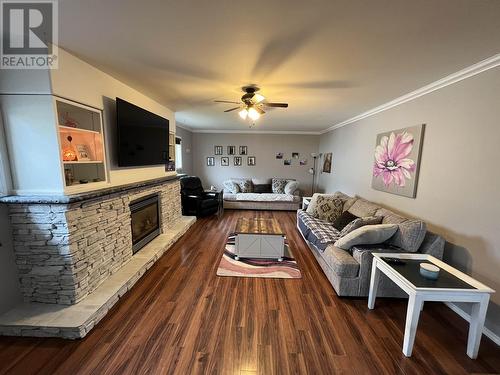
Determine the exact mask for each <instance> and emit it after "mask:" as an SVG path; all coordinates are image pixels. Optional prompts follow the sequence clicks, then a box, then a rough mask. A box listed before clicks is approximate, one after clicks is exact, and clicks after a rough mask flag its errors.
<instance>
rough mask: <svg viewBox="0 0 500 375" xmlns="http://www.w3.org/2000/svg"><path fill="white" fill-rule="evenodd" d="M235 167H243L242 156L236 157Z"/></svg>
mask: <svg viewBox="0 0 500 375" xmlns="http://www.w3.org/2000/svg"><path fill="white" fill-rule="evenodd" d="M234 165H235V166H236V167H240V166H241V156H235V157H234Z"/></svg>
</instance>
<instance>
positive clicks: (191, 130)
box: [175, 121, 193, 132]
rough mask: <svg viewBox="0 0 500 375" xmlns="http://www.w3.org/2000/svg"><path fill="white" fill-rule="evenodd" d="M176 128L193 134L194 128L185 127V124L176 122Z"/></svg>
mask: <svg viewBox="0 0 500 375" xmlns="http://www.w3.org/2000/svg"><path fill="white" fill-rule="evenodd" d="M175 126H176V127H177V128H181V129H184V130H187V131H188V132H193V128H190V127H189V126H187V125H184V124H180V123H178V122H177V121H176V122H175Z"/></svg>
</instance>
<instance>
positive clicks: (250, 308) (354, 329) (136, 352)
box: [0, 211, 500, 374]
mask: <svg viewBox="0 0 500 375" xmlns="http://www.w3.org/2000/svg"><path fill="white" fill-rule="evenodd" d="M241 216H245V217H253V216H262V217H271V216H272V217H275V218H277V219H278V220H279V222H280V224H281V225H282V227H283V228H284V229H285V231H286V233H287V236H288V239H289V242H290V245H291V249H292V251H293V253H294V255H295V257H296V259H297V261H298V264H299V267H300V269H301V271H302V276H303V278H302V279H288V280H284V279H250V278H233V277H218V276H216V275H215V273H216V270H217V266H218V263H219V260H220V257H221V255H222V252H223V247H224V243H225V240H226V236H227V235H228V233H230V232H231V230H233V229H234V227H235V224H236V219H237V218H238V217H241ZM405 313H406V301H404V300H395V299H378V300H377V305H376V308H375V310H372V311H369V310H368V308H367V299H366V298H359V299H350V298H339V297H337V295H336V294H335V291H334V290H333V288H332V287H331V285H330V284H329V283H328V281H327V279H326V277H325V276H324V275H323V273H322V271H321V269H320V267H319V266H318V264H317V263H316V260H315V259H314V257H313V255H312V254H311V253H310V251H309V249H308V247H307V245H306V244H305V243H304V242H303V240H302V238H301V237H300V234H299V233H298V232H297V230H296V228H295V213H293V212H286V213H285V212H257V211H226V212H225V215H224V217H223V218H222V219H220V220H217V218H215V217H213V218H208V219H201V220H199V221H198V222H197V223H196V224H195V225H194V227H193V228H191V229H190V230H189V232H188V233H187V234H186V235H184V237H183V238H182V239H181V240H179V241H178V242H177V243H176V244H175V245H174V246H173V248H172V249H170V250H169V252H168V253H167V254H165V255H164V256H163V258H162V259H160V261H158V263H157V264H156V265H155V266H154V267H153V268H152V269H151V270H150V271H149V272H148V273H147V274H146V275H145V276H144V277H143V278H142V279H141V280H140V281H139V282H138V283H137V284H136V286H135V287H134V289H133V290H132V291H131V292H129V293H128V294H127V295H126V296H125V297H124V298H123V299H122V300H121V301H120V302H119V303H118V304H117V305H116V306H115V307H114V309H113V310H112V311H111V312H110V313H109V314H108V315H107V316H106V317H105V318H104V319H103V320H102V321H101V322H100V323H99V324H98V326H97V327H96V328H94V330H93V331H91V332H90V334H89V335H88V336H87V337H86V338H85V339H83V340H78V341H67V340H61V339H38V338H9V337H0V373H2V374H4V373H13V374H33V373H41V374H128V373H130V374H143V373H157V374H174V373H175V374H192V373H194V374H196V373H202V374H204V373H210V374H212V373H213V374H255V373H257V374H274V373H283V374H288V373H293V374H336V373H339V374H379V373H380V374H434V373H437V374H465V373H496V372H499V371H500V349H499V348H498V347H497V346H496V345H495V344H493V343H492V342H491V341H490V340H488V339H486V338H485V337H483V340H482V345H481V348H480V352H479V358H478V359H477V360H471V359H469V358H468V357H467V355H466V354H465V349H466V341H467V329H468V325H467V323H466V322H465V321H464V320H462V319H461V318H460V317H458V316H457V315H456V314H455V313H453V312H452V311H451V310H449V309H448V308H447V307H445V306H444V305H442V304H433V303H427V304H426V305H425V309H424V311H423V313H422V315H421V320H420V323H419V328H418V332H417V338H416V343H415V348H414V351H413V357H412V358H406V357H405V356H404V355H403V353H402V352H401V346H402V341H403V331H404V322H405Z"/></svg>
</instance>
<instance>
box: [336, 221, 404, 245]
mask: <svg viewBox="0 0 500 375" xmlns="http://www.w3.org/2000/svg"><path fill="white" fill-rule="evenodd" d="M397 230H398V226H397V225H396V224H378V225H365V226H364V227H361V228H358V229H355V230H353V231H352V232H351V233H349V234H347V235H346V236H344V237H340V238H339V239H338V240H337V241H336V242H335V243H334V246H336V247H338V248H340V249H344V250H349V249H350V248H351V247H353V246H356V245H374V244H379V243H382V242H384V241H387V240H388V239H389V238H391V237H392V236H393V235H394V233H396V231H397Z"/></svg>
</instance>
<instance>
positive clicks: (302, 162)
mask: <svg viewBox="0 0 500 375" xmlns="http://www.w3.org/2000/svg"><path fill="white" fill-rule="evenodd" d="M276 159H278V160H283V165H293V164H295V163H297V164H298V165H307V159H305V158H304V159H301V158H300V154H299V153H298V152H292V158H291V159H289V158H286V157H285V154H284V153H283V152H277V153H276ZM294 160H296V161H297V162H294Z"/></svg>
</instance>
